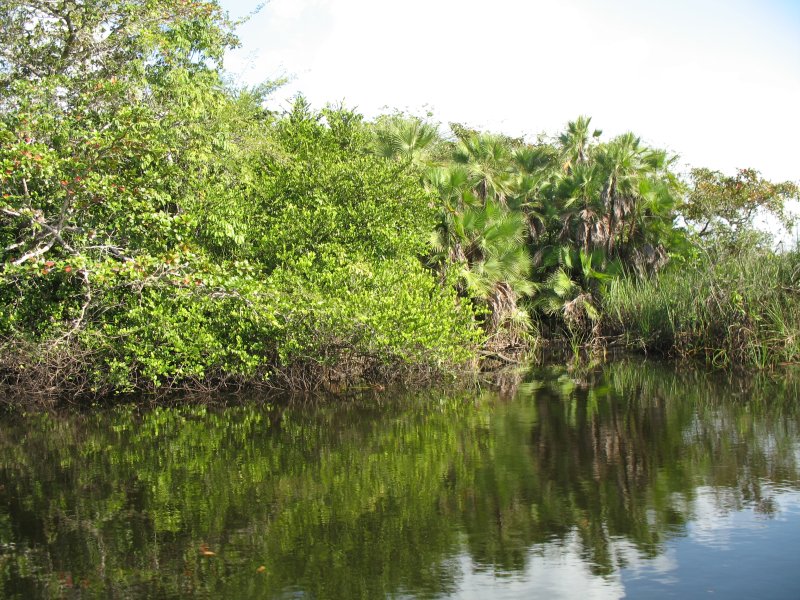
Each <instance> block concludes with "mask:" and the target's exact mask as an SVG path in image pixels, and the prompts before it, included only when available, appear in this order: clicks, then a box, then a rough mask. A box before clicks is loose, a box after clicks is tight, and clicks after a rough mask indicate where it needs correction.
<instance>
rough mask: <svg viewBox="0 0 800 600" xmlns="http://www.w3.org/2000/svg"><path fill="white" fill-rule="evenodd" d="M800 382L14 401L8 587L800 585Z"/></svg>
mask: <svg viewBox="0 0 800 600" xmlns="http://www.w3.org/2000/svg"><path fill="white" fill-rule="evenodd" d="M798 399H800V374H797V373H792V372H788V371H787V372H786V373H780V374H777V375H774V376H772V377H766V376H760V375H753V374H750V375H733V374H711V373H707V372H704V371H702V370H697V369H689V368H686V367H678V366H671V365H668V364H662V363H657V362H647V361H642V360H632V359H629V360H618V361H615V362H611V363H608V364H605V365H596V366H587V365H583V366H581V365H578V366H572V367H566V366H547V367H535V368H532V369H531V370H529V371H528V372H525V373H518V374H509V375H508V376H507V377H505V379H504V380H503V381H502V385H501V386H500V388H499V389H497V388H495V387H492V386H488V385H487V386H484V387H481V388H479V389H475V388H470V389H469V390H467V391H464V390H460V391H453V389H449V390H448V389H437V390H426V391H423V392H413V393H410V392H406V393H397V392H394V393H389V392H383V391H381V392H378V391H375V392H366V393H361V394H359V395H357V396H355V397H351V398H347V399H316V400H314V401H309V400H305V401H300V400H293V401H281V402H277V403H276V402H274V401H273V402H266V401H263V400H261V399H259V398H246V399H242V398H238V399H235V400H233V401H232V400H231V399H228V400H227V401H225V402H223V401H222V400H221V399H218V400H217V401H214V402H207V403H191V404H186V403H185V402H175V403H174V404H171V405H164V404H161V405H157V406H156V405H154V406H150V405H147V404H143V403H138V404H125V405H120V406H110V407H109V406H106V407H104V406H95V407H88V408H83V409H75V408H72V409H64V408H62V409H58V410H44V409H42V408H37V409H28V410H22V409H20V408H19V407H16V408H14V409H9V410H7V411H5V412H4V413H3V414H2V416H0V597H2V598H9V599H11V598H19V599H25V600H27V599H31V598H159V599H161V598H232V599H239V598H241V599H248V598H315V599H320V600H322V599H355V598H364V599H373V598H475V599H477V598H538V597H541V598H581V599H583V598H623V597H628V598H660V597H664V598H667V597H670V598H672V597H674V598H699V597H704V598H708V597H716V598H759V599H769V598H776V599H777V598H798V597H800V568H799V567H800V562H798V556H800V408H799V407H798Z"/></svg>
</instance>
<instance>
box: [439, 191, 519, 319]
mask: <svg viewBox="0 0 800 600" xmlns="http://www.w3.org/2000/svg"><path fill="white" fill-rule="evenodd" d="M526 228H527V225H526V221H525V217H524V215H523V214H522V213H520V212H519V211H512V210H509V209H508V208H507V207H505V206H503V205H501V204H500V203H499V202H497V201H494V200H488V201H486V202H479V201H478V199H477V198H474V199H473V200H472V201H468V202H467V203H466V204H465V207H464V209H463V210H462V211H461V212H454V213H453V214H452V215H451V217H450V219H449V223H448V224H447V226H446V227H444V226H440V228H439V229H438V230H437V234H436V235H435V238H434V240H433V249H434V251H435V252H437V255H438V257H439V258H440V259H444V260H448V261H450V264H455V265H457V268H458V273H459V278H460V280H461V281H462V282H463V289H462V292H463V293H464V294H465V295H467V296H469V297H472V298H474V299H476V300H478V301H480V302H484V303H485V304H486V306H487V308H488V309H489V317H488V319H487V320H486V330H487V332H488V333H490V334H498V333H499V332H500V331H501V329H502V328H503V326H504V325H506V324H508V325H509V328H510V329H512V330H515V332H516V333H518V332H519V331H520V329H524V328H527V326H528V322H527V314H526V313H524V312H523V311H521V310H520V309H519V308H518V306H517V302H518V299H519V298H520V297H522V296H526V295H530V294H531V293H533V291H534V289H535V286H534V284H533V283H532V282H531V280H530V272H531V258H530V254H529V253H528V250H527V248H526V245H525V234H526ZM454 249H457V250H456V251H454Z"/></svg>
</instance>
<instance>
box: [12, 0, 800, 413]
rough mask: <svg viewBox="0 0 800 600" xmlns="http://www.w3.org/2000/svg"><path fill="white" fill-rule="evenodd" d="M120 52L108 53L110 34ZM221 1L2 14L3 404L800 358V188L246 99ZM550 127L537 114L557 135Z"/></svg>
mask: <svg viewBox="0 0 800 600" xmlns="http://www.w3.org/2000/svg"><path fill="white" fill-rule="evenodd" d="M101 33H102V35H101ZM235 44H236V38H235V33H234V24H233V23H232V22H230V21H229V19H228V18H227V16H226V15H225V14H224V12H223V11H222V10H221V9H220V7H219V5H218V4H217V3H216V2H203V1H200V2H191V1H188V0H187V1H183V2H175V3H159V2H148V1H145V0H134V1H133V2H128V3H118V2H114V1H112V0H87V1H86V2H83V3H80V4H76V5H73V4H64V5H63V6H61V5H58V6H56V5H51V4H43V3H40V2H25V1H19V0H9V1H7V2H4V3H3V6H2V7H1V8H0V49H2V52H0V263H1V264H2V266H1V267H0V384H2V386H3V388H4V390H5V392H6V393H9V394H11V393H22V394H33V395H38V396H65V397H71V398H79V397H89V398H97V397H107V396H113V395H120V394H129V393H141V392H151V393H164V392H167V391H171V390H186V389H195V390H197V389H216V388H236V387H239V386H256V385H257V386H264V387H267V388H271V389H281V390H304V391H309V390H316V389H322V388H324V389H325V390H327V391H334V392H336V391H343V390H346V389H347V388H348V387H349V386H351V385H354V384H356V385H362V384H364V385H373V386H382V385H385V384H387V383H391V382H406V383H408V382H422V381H429V380H434V379H440V378H442V377H446V376H451V375H453V374H455V373H465V372H469V373H475V372H477V371H479V370H480V369H482V368H486V367H487V366H488V365H493V366H502V365H505V364H509V363H514V362H515V361H517V360H519V358H520V356H521V355H524V353H525V352H526V351H528V350H530V349H531V348H536V347H541V346H542V345H544V344H547V343H556V344H566V345H568V346H569V347H570V348H573V349H574V350H575V351H578V350H580V349H587V348H588V349H590V350H592V349H593V350H602V349H603V348H623V349H627V350H634V351H640V352H645V353H647V354H651V355H659V356H665V357H670V358H686V359H692V360H699V361H702V362H703V363H707V364H711V365H714V366H719V367H727V366H732V365H744V366H747V367H754V368H759V369H773V368H776V367H779V366H780V365H782V364H784V363H797V362H798V360H800V253H798V250H797V249H796V248H795V249H791V250H788V251H787V250H781V251H780V252H776V251H774V250H772V249H771V242H770V240H769V236H767V235H766V234H764V233H763V232H760V231H759V230H758V229H757V228H756V227H755V226H754V220H756V219H757V218H760V217H763V216H764V215H771V216H772V217H773V218H775V219H777V221H779V222H781V223H782V224H783V225H784V226H786V227H787V228H789V227H790V226H791V224H792V221H791V219H790V217H789V215H788V213H787V211H786V203H787V201H790V200H792V199H797V198H798V187H797V184H795V183H793V182H778V183H774V182H770V181H767V180H765V179H763V178H762V177H761V176H760V175H759V174H758V172H757V171H755V170H753V169H742V170H739V171H738V172H737V173H735V174H723V173H719V172H716V171H711V170H708V169H704V168H695V169H692V170H691V172H689V173H687V174H679V173H677V171H676V163H677V157H675V156H672V155H670V154H669V153H667V152H666V151H663V150H659V149H656V148H651V147H649V146H647V145H646V144H644V143H643V142H642V141H641V139H640V138H638V137H637V136H636V135H634V134H633V133H626V134H623V135H620V136H617V137H614V138H611V139H605V138H603V136H602V132H601V131H599V130H595V129H594V128H593V124H592V123H591V119H590V118H588V117H578V118H577V119H576V120H575V121H571V122H569V123H568V125H567V126H566V128H565V130H564V131H563V132H561V133H560V134H557V135H554V136H544V135H543V136H540V137H539V139H537V140H535V141H531V140H525V139H523V138H513V137H509V136H507V135H499V134H494V133H488V132H483V131H477V130H473V129H471V128H469V127H468V126H466V125H463V124H459V123H449V124H447V125H441V124H438V123H435V122H434V121H432V120H431V116H430V115H429V116H428V117H426V118H419V117H416V116H413V115H408V114H405V113H392V114H386V115H382V116H379V117H377V118H375V119H374V120H366V119H365V118H364V117H362V116H361V115H359V114H357V113H356V112H353V111H351V110H348V109H347V108H345V107H342V106H329V107H327V108H325V109H322V110H315V109H312V108H311V107H310V105H309V104H308V103H307V102H306V101H305V100H304V99H303V98H302V97H297V98H296V100H295V102H294V105H293V106H292V107H291V108H290V109H288V110H286V111H285V112H280V113H278V112H274V111H271V110H268V109H266V108H265V106H266V100H267V98H268V96H269V94H270V93H271V92H272V91H274V89H275V88H276V86H278V85H279V84H280V82H273V83H267V84H264V85H263V86H260V87H257V88H253V89H248V88H242V87H237V86H235V85H233V84H230V83H229V82H226V80H225V77H224V71H223V67H222V57H223V54H224V52H225V50H226V49H227V48H229V47H232V46H233V45H235ZM532 119H535V115H532Z"/></svg>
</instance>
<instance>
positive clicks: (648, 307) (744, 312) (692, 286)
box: [604, 249, 800, 369]
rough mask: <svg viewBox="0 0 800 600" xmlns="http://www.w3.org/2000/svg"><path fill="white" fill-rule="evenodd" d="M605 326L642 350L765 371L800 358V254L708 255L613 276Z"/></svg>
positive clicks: (630, 346) (606, 330) (748, 253)
mask: <svg viewBox="0 0 800 600" xmlns="http://www.w3.org/2000/svg"><path fill="white" fill-rule="evenodd" d="M604 308H605V322H604V330H605V332H606V333H607V334H609V335H614V336H618V338H619V339H620V340H622V342H623V344H624V345H625V346H627V347H629V348H636V349H639V350H641V351H643V352H645V353H654V354H661V355H669V356H676V357H691V358H696V359H700V360H702V361H705V362H706V363H710V364H713V365H715V366H730V365H747V366H751V367H757V368H762V369H769V368H774V367H776V366H778V365H780V364H782V363H796V362H799V361H800V254H798V252H797V251H794V252H789V253H785V254H774V253H771V252H766V251H763V250H755V249H754V250H749V251H745V252H740V253H736V254H733V253H724V252H721V253H709V254H707V255H705V256H703V257H702V258H700V259H698V260H697V261H696V262H695V263H694V264H692V265H691V267H689V266H688V265H681V266H680V267H679V268H674V269H672V270H670V271H668V272H665V273H663V274H661V275H660V276H659V277H650V278H643V279H634V278H625V279H620V280H618V281H615V282H614V283H613V284H612V285H611V286H610V288H609V290H608V292H607V294H606V295H605V297H604Z"/></svg>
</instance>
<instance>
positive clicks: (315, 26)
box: [223, 0, 800, 179]
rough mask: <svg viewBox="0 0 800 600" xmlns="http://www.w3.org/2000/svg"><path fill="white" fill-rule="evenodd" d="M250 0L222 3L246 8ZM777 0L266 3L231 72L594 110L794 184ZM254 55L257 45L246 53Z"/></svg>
mask: <svg viewBox="0 0 800 600" xmlns="http://www.w3.org/2000/svg"><path fill="white" fill-rule="evenodd" d="M248 4H255V3H254V2H253V3H248V2H246V1H245V0H238V1H236V0H226V1H223V5H225V6H229V7H230V8H231V9H232V10H234V12H237V11H238V12H243V9H244V7H246V6H248ZM789 6H790V5H788V4H785V3H783V4H782V3H780V2H778V1H777V0H766V1H764V2H755V1H744V0H733V1H730V2H726V3H719V2H714V1H713V0H696V1H690V0H676V1H674V2H671V3H651V2H648V3H642V2H635V1H634V0H609V1H607V2H603V3H599V2H593V1H591V0H569V1H561V2H547V1H544V0H534V1H530V2H522V1H512V0H495V1H494V2H492V3H487V2H485V1H480V2H478V1H474V0H461V1H457V0H406V1H405V2H402V3H397V2H381V1H377V0H273V1H272V3H270V4H268V5H267V7H266V8H265V10H264V11H263V12H262V14H260V15H259V16H258V17H256V18H255V19H254V20H253V22H252V23H250V24H248V25H247V26H246V27H245V29H243V31H242V40H243V44H244V48H243V49H242V51H239V53H237V54H234V55H232V56H231V60H230V61H229V64H230V65H231V66H232V71H234V72H236V73H238V74H239V75H241V76H243V77H244V78H246V79H247V80H249V81H250V82H255V81H257V80H263V79H265V78H269V77H271V76H275V75H276V74H278V73H280V72H282V71H288V72H291V73H293V74H295V75H296V79H295V81H294V82H293V84H292V85H291V86H290V87H289V88H288V89H287V90H285V92H284V97H285V96H288V95H290V94H292V93H295V92H296V91H303V93H305V94H306V95H307V96H308V98H309V99H310V100H311V101H312V102H313V103H315V104H317V105H323V104H325V103H326V102H331V101H333V102H336V101H340V100H345V101H346V102H347V103H348V104H349V105H351V106H353V105H355V106H358V108H359V109H360V110H362V111H363V112H364V113H365V114H367V115H373V114H376V113H377V112H379V111H380V109H381V108H382V107H384V106H387V105H388V106H390V107H397V108H406V107H408V108H412V109H414V108H419V107H421V106H423V105H431V106H432V107H433V108H434V111H435V116H436V117H437V118H439V119H441V120H443V121H451V120H452V121H464V122H468V123H471V124H473V125H476V126H483V127H487V128H492V129H499V130H503V131H506V132H509V133H514V134H519V133H521V132H524V133H527V134H536V133H539V132H542V131H546V132H549V133H554V132H555V131H557V130H558V129H560V128H561V127H562V126H563V125H564V124H565V123H566V121H567V120H569V119H572V118H574V117H575V116H577V115H578V114H590V115H592V116H593V118H594V121H593V122H594V123H595V124H596V125H597V126H598V127H601V128H603V129H604V130H605V131H606V133H607V134H611V135H613V134H618V133H621V132H623V131H626V130H633V131H635V132H636V133H637V134H639V135H641V136H642V137H643V138H645V139H646V140H647V141H648V142H649V143H652V144H655V145H659V146H666V147H668V148H669V149H671V150H673V151H676V152H679V153H680V154H681V155H682V156H683V157H684V159H685V160H686V161H688V162H690V163H692V164H695V165H703V166H709V167H712V168H719V169H723V170H726V171H732V170H733V169H735V168H736V167H745V166H748V167H749V166H752V167H755V168H758V169H760V170H761V171H762V172H763V173H764V174H765V175H766V176H767V177H771V178H774V179H798V178H800V165H799V164H798V160H797V158H796V154H795V152H794V146H795V144H796V140H797V139H798V138H800V119H797V118H795V112H796V110H797V109H796V107H797V106H800V35H797V32H798V27H800V10H797V9H795V10H792V9H791V8H790V7H789ZM254 52H255V54H253V53H254Z"/></svg>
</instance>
